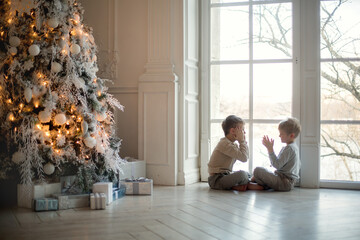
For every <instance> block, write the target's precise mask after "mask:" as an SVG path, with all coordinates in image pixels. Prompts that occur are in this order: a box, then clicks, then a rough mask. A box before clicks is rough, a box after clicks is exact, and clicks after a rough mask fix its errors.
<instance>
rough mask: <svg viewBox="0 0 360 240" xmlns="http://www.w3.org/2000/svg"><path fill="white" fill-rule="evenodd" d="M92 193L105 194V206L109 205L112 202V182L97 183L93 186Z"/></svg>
mask: <svg viewBox="0 0 360 240" xmlns="http://www.w3.org/2000/svg"><path fill="white" fill-rule="evenodd" d="M92 191H93V193H105V196H106V204H107V205H109V204H110V203H112V201H113V184H112V182H97V183H94V184H93V187H92Z"/></svg>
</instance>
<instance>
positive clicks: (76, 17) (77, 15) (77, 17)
mask: <svg viewBox="0 0 360 240" xmlns="http://www.w3.org/2000/svg"><path fill="white" fill-rule="evenodd" d="M74 18H75V21H78V22H79V21H80V16H79V14H74Z"/></svg>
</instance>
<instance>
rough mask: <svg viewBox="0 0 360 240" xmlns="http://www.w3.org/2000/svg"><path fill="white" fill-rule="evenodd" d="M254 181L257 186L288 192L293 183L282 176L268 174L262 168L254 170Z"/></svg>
mask: <svg viewBox="0 0 360 240" xmlns="http://www.w3.org/2000/svg"><path fill="white" fill-rule="evenodd" d="M253 177H254V178H255V181H256V182H257V184H259V185H261V186H263V187H265V188H272V189H274V190H276V191H290V190H291V189H293V188H294V184H295V181H294V180H293V179H290V178H288V177H286V176H284V175H282V174H279V173H277V172H276V171H275V172H270V171H269V170H267V169H265V168H263V167H257V168H255V169H254V175H253Z"/></svg>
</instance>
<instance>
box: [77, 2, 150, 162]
mask: <svg viewBox="0 0 360 240" xmlns="http://www.w3.org/2000/svg"><path fill="white" fill-rule="evenodd" d="M80 3H81V5H82V6H83V8H84V10H85V13H84V22H85V23H86V24H87V25H88V26H90V27H92V28H93V35H94V37H95V41H96V44H97V46H98V55H97V56H98V65H99V72H98V76H99V77H102V78H107V79H111V80H112V81H113V82H114V84H113V85H111V84H107V85H108V87H109V92H110V93H112V94H113V95H114V96H115V97H116V98H117V99H118V100H119V101H120V102H121V104H122V105H124V106H125V111H124V112H121V111H118V112H117V114H116V122H117V125H116V126H117V128H116V135H117V136H118V137H120V138H122V139H123V142H122V147H121V151H120V156H121V157H125V156H131V157H135V158H137V157H138V80H139V77H140V76H141V75H142V74H143V73H144V66H145V64H146V61H147V42H148V39H147V36H148V34H147V29H148V1H147V0H102V1H100V0H80Z"/></svg>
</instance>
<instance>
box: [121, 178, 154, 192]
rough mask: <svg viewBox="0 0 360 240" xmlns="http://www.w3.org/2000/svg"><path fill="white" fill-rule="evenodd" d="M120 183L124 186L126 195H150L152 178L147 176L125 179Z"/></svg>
mask: <svg viewBox="0 0 360 240" xmlns="http://www.w3.org/2000/svg"><path fill="white" fill-rule="evenodd" d="M121 184H124V185H125V186H126V195H151V194H152V191H153V180H152V179H148V178H138V179H125V180H124V181H121Z"/></svg>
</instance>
